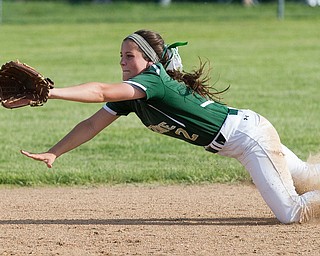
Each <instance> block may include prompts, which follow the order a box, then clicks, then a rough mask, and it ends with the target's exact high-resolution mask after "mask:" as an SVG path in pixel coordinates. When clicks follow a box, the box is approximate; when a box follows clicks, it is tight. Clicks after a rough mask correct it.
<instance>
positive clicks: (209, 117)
mask: <svg viewBox="0 0 320 256" xmlns="http://www.w3.org/2000/svg"><path fill="white" fill-rule="evenodd" d="M183 44H185V43H175V44H172V45H165V44H164V41H163V39H162V38H161V36H160V35H159V34H157V33H155V32H152V31H148V30H140V31H137V32H135V33H133V34H131V35H129V36H128V37H126V38H125V39H124V41H123V42H122V46H121V61H120V65H121V68H122V78H123V82H121V83H118V84H105V83H97V82H91V83H86V84H82V85H77V86H71V87H66V88H54V89H52V90H50V94H49V98H50V99H63V100H71V101H78V102H107V103H106V104H105V105H104V107H103V108H102V109H100V110H99V111H98V112H96V113H95V114H94V115H92V116H91V117H90V118H88V119H86V120H84V121H82V122H80V123H79V124H78V125H76V126H75V127H74V129H73V130H71V131H70V133H69V134H67V135H66V136H65V137H64V138H63V139H62V140H60V141H59V142H58V143H57V144H56V145H54V146H53V147H52V148H51V149H49V150H48V151H47V152H44V153H40V154H34V153H30V152H27V151H21V152H22V153H23V154H24V155H26V156H28V157H30V158H33V159H35V160H39V161H43V162H44V163H46V165H47V166H48V167H49V168H51V167H52V164H53V163H54V161H55V159H56V158H57V157H59V156H61V155H62V154H64V153H66V152H68V151H70V150H72V149H74V148H76V147H78V146H80V145H81V144H83V143H84V142H86V141H88V140H90V139H92V138H93V137H94V136H95V135H97V134H98V133H99V132H100V131H101V130H103V129H104V128H106V127H107V126H108V125H110V124H111V123H112V122H114V121H115V120H116V119H117V118H118V117H120V116H123V115H128V114H129V113H131V112H134V113H135V114H136V115H137V116H138V117H139V118H140V119H141V121H142V123H143V124H144V125H145V126H146V127H147V128H149V129H150V130H151V131H154V132H157V133H161V134H164V135H168V136H171V137H174V138H177V139H181V140H184V141H186V142H188V143H191V144H194V145H197V146H202V147H204V148H205V149H206V150H207V151H209V152H212V153H217V154H220V155H222V156H227V157H232V158H235V159H237V160H238V161H240V163H241V164H242V165H243V166H244V167H245V168H246V170H247V171H248V172H249V173H250V175H251V177H252V179H253V182H254V183H255V185H256V187H257V189H258V190H259V192H260V193H261V195H262V197H263V199H264V200H265V202H266V203H267V205H268V206H269V207H270V209H271V210H272V211H273V213H274V214H275V216H276V218H277V219H278V220H279V221H280V222H282V223H294V222H300V223H302V222H306V221H309V220H311V219H313V218H317V217H320V164H317V165H312V164H308V163H306V162H303V161H301V160H300V159H299V158H298V157H297V156H296V155H295V154H294V153H293V152H291V151H290V150H289V149H288V148H286V147H285V146H283V145H282V144H281V142H280V139H279V136H278V133H277V132H276V130H275V129H274V127H273V126H272V124H271V123H270V122H269V121H268V120H266V119H265V118H264V117H263V116H261V115H259V114H257V113H255V112H253V111H251V110H246V109H235V108H231V107H228V106H226V105H224V104H222V103H220V102H219V101H218V100H217V97H218V96H219V92H216V93H211V92H209V90H208V87H207V86H206V82H207V81H208V80H207V78H206V77H205V78H203V69H204V65H202V64H201V65H200V68H199V69H198V70H197V71H195V72H194V73H185V72H183V71H182V63H181V59H180V56H179V54H178V51H177V48H176V47H177V46H180V45H183Z"/></svg>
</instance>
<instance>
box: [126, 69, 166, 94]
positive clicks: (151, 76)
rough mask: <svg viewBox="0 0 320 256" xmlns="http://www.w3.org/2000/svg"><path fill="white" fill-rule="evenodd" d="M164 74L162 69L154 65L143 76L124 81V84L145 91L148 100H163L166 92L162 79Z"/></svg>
mask: <svg viewBox="0 0 320 256" xmlns="http://www.w3.org/2000/svg"><path fill="white" fill-rule="evenodd" d="M163 72H164V71H163V70H162V68H161V67H159V66H157V65H156V64H154V65H152V66H151V67H150V68H149V69H147V70H146V71H144V72H142V73H141V74H139V75H137V76H135V77H133V78H130V79H129V80H127V81H124V83H128V84H130V85H132V86H134V87H136V88H139V89H141V90H143V91H144V92H145V93H146V95H147V98H146V99H147V100H152V99H162V98H163V97H164V92H165V90H164V82H163V77H161V73H163Z"/></svg>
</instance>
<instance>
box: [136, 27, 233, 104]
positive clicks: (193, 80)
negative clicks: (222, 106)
mask: <svg viewBox="0 0 320 256" xmlns="http://www.w3.org/2000/svg"><path fill="white" fill-rule="evenodd" d="M134 33H136V34H138V35H140V36H142V37H143V38H144V39H145V40H146V41H147V42H148V43H149V45H150V46H151V47H152V48H153V50H154V51H155V52H156V54H157V55H158V57H159V59H160V63H161V64H162V65H165V64H166V63H167V61H168V58H169V56H168V54H165V55H164V56H162V55H163V50H164V47H165V43H164V40H163V39H162V37H161V36H160V35H159V34H158V33H156V32H153V31H150V30H138V31H136V32H134ZM141 52H142V51H141ZM142 54H143V57H144V58H145V59H146V60H148V61H150V60H149V58H148V57H147V56H146V55H145V54H144V53H143V52H142ZM199 62H200V64H199V67H198V68H197V69H195V70H193V71H191V72H185V71H178V70H173V71H171V70H169V71H167V73H168V75H169V76H170V77H171V78H173V79H174V80H177V81H179V82H183V83H184V84H185V85H186V86H187V87H188V88H190V89H191V90H192V91H193V92H195V93H198V94H199V95H201V96H203V97H205V98H207V99H212V100H217V101H220V100H221V99H222V98H221V94H222V93H224V92H226V91H227V90H228V89H229V86H228V87H227V88H226V89H224V90H222V91H218V90H217V89H215V88H214V87H213V86H211V85H210V84H209V82H210V79H211V78H210V76H209V72H210V70H211V69H210V67H209V68H207V65H208V64H209V62H208V61H206V62H202V61H201V59H200V58H199Z"/></svg>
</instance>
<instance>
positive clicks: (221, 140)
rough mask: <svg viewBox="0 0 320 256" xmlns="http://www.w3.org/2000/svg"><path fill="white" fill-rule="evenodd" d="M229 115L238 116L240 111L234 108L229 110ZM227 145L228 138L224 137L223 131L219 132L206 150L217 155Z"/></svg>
mask: <svg viewBox="0 0 320 256" xmlns="http://www.w3.org/2000/svg"><path fill="white" fill-rule="evenodd" d="M228 115H238V110H237V109H234V108H229V109H228ZM225 143H226V138H225V137H224V136H223V134H222V133H221V131H219V132H218V133H217V135H216V136H215V137H214V139H213V141H212V142H211V143H210V144H209V145H208V146H205V147H204V148H205V150H207V151H209V152H211V153H214V154H216V153H218V152H219V151H220V150H221V149H222V147H223V146H224V144H225Z"/></svg>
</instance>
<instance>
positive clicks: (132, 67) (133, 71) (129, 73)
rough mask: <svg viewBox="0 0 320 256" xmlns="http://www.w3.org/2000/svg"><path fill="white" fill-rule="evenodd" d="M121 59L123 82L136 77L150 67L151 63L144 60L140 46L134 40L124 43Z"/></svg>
mask: <svg viewBox="0 0 320 256" xmlns="http://www.w3.org/2000/svg"><path fill="white" fill-rule="evenodd" d="M120 58H121V59H120V65H121V69H122V80H123V81H125V80H128V79H129V78H132V77H135V76H136V75H138V74H139V73H141V72H142V71H143V70H145V69H146V68H147V67H148V66H149V65H150V62H148V61H147V60H145V59H144V58H143V56H142V52H141V51H140V50H139V47H138V45H137V44H136V43H135V42H133V41H132V40H125V41H123V43H122V45H121V52H120Z"/></svg>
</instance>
